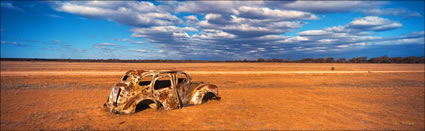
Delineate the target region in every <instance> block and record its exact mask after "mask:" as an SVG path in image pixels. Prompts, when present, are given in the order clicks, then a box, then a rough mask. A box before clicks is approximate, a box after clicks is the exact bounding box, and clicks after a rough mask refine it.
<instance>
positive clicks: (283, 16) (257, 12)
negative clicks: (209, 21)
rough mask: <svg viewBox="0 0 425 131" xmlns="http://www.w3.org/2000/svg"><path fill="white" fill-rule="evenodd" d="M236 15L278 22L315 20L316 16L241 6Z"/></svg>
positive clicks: (293, 11)
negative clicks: (277, 20) (276, 20)
mask: <svg viewBox="0 0 425 131" xmlns="http://www.w3.org/2000/svg"><path fill="white" fill-rule="evenodd" d="M237 14H238V16H240V17H244V18H253V19H279V20H303V19H304V20H315V19H318V17H317V16H315V15H314V14H311V13H308V12H302V11H296V10H278V9H270V8H265V7H263V8H259V7H249V6H241V7H239V8H238V10H237Z"/></svg>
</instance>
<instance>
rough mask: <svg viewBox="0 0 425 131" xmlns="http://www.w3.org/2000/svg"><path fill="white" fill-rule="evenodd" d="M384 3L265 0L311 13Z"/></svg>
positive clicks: (281, 6) (371, 6) (271, 4)
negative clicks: (283, 0)
mask: <svg viewBox="0 0 425 131" xmlns="http://www.w3.org/2000/svg"><path fill="white" fill-rule="evenodd" d="M385 3H386V2H380V1H289V2H279V1H267V2H266V5H268V6H271V7H275V8H282V9H293V10H300V11H307V12H313V13H338V12H350V11H353V10H359V9H370V8H376V7H378V6H380V5H383V4H385Z"/></svg>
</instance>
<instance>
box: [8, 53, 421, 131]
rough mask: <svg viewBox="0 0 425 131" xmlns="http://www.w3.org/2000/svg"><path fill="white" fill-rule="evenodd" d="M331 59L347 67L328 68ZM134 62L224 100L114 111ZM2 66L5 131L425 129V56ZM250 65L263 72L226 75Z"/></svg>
mask: <svg viewBox="0 0 425 131" xmlns="http://www.w3.org/2000/svg"><path fill="white" fill-rule="evenodd" d="M331 67H334V68H335V71H347V72H346V73H320V71H330V69H331ZM129 69H178V70H183V71H187V72H193V74H189V75H191V77H192V79H193V80H194V81H204V82H208V83H213V84H216V85H217V86H218V87H219V95H220V96H221V97H222V99H221V101H208V102H207V103H205V104H202V105H196V106H188V107H184V108H182V109H177V110H171V111H165V110H159V111H156V112H154V111H152V110H150V109H147V110H144V111H141V112H137V113H135V114H130V115H117V114H113V113H110V112H107V111H105V110H104V109H103V103H104V102H106V97H107V96H108V95H109V91H110V88H111V87H112V85H114V83H116V82H118V81H119V79H120V77H121V75H120V74H119V72H122V74H123V73H124V72H125V71H127V70H129ZM1 71H2V72H1V74H2V75H1V123H0V126H1V130H12V129H31V130H42V129H59V130H63V129H69V130H75V129H77V130H85V129H89V130H94V129H103V130H105V129H115V130H116V129H145V130H152V129H156V130H167V129H178V130H181V129H182V130H226V129H227V130H229V129H233V130H235V129H238V130H242V129H255V130H273V129H293V130H299V129H309V130H311V129H315V130H319V129H413V130H424V129H425V128H424V121H425V118H424V117H425V116H424V108H425V107H424V102H425V101H424V97H425V96H424V93H425V92H424V89H425V87H424V85H425V82H424V72H423V71H424V65H423V64H293V63H291V64H288V63H130V64H129V63H78V62H74V63H70V62H5V61H2V62H1ZM249 71H253V72H257V73H255V74H249V73H226V72H249ZM264 71H266V72H268V71H276V72H291V71H303V72H306V73H302V74H298V73H264ZM350 71H364V72H360V73H350ZM379 71H386V73H383V72H379ZM392 71H396V72H392ZM404 71H409V72H404ZM11 72H12V74H13V72H14V73H15V75H10V74H9V75H7V73H11ZM25 72H53V73H52V74H48V73H46V74H43V73H41V74H40V73H34V74H30V75H28V74H26V73H25ZM55 72H56V73H55ZM64 72H65V73H64ZM68 72H71V73H68ZM75 72H86V73H80V74H78V73H77V74H75ZM87 72H90V73H87ZM99 72H103V73H99ZM108 72H109V73H108ZM110 72H115V73H110ZM196 72H223V73H196ZM258 72H260V73H258ZM261 72H263V73H261ZM308 72H313V73H308ZM314 72H316V73H314ZM317 72H319V73H317ZM72 73H74V74H73V75H72Z"/></svg>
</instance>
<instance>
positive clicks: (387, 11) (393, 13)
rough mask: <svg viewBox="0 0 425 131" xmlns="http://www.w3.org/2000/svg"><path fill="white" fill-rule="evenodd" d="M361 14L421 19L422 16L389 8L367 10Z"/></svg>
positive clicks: (402, 9) (414, 12) (405, 10)
mask: <svg viewBox="0 0 425 131" xmlns="http://www.w3.org/2000/svg"><path fill="white" fill-rule="evenodd" d="M361 12H363V13H365V14H368V15H379V16H380V15H390V16H402V17H405V18H407V17H420V16H422V15H421V14H420V13H419V12H416V11H411V10H408V9H406V8H387V9H378V8H377V9H367V10H362V11H361Z"/></svg>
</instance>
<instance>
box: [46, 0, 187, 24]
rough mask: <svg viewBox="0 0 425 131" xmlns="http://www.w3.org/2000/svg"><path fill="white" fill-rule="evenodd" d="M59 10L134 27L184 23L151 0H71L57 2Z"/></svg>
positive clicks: (55, 6) (55, 7) (56, 5)
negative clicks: (85, 0)
mask: <svg viewBox="0 0 425 131" xmlns="http://www.w3.org/2000/svg"><path fill="white" fill-rule="evenodd" d="M53 6H54V9H56V10H57V11H62V12H68V13H72V14H78V15H81V16H85V17H88V18H103V19H107V20H111V21H115V22H118V23H121V24H126V25H130V26H134V27H150V26H158V25H176V24H179V23H182V20H180V19H179V18H178V17H176V16H174V15H172V14H170V13H169V12H166V11H167V10H166V8H165V7H163V6H155V5H153V4H152V3H150V2H144V1H141V2H136V1H102V2H100V1H88V2H81V1H71V2H56V3H54V5H53Z"/></svg>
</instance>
